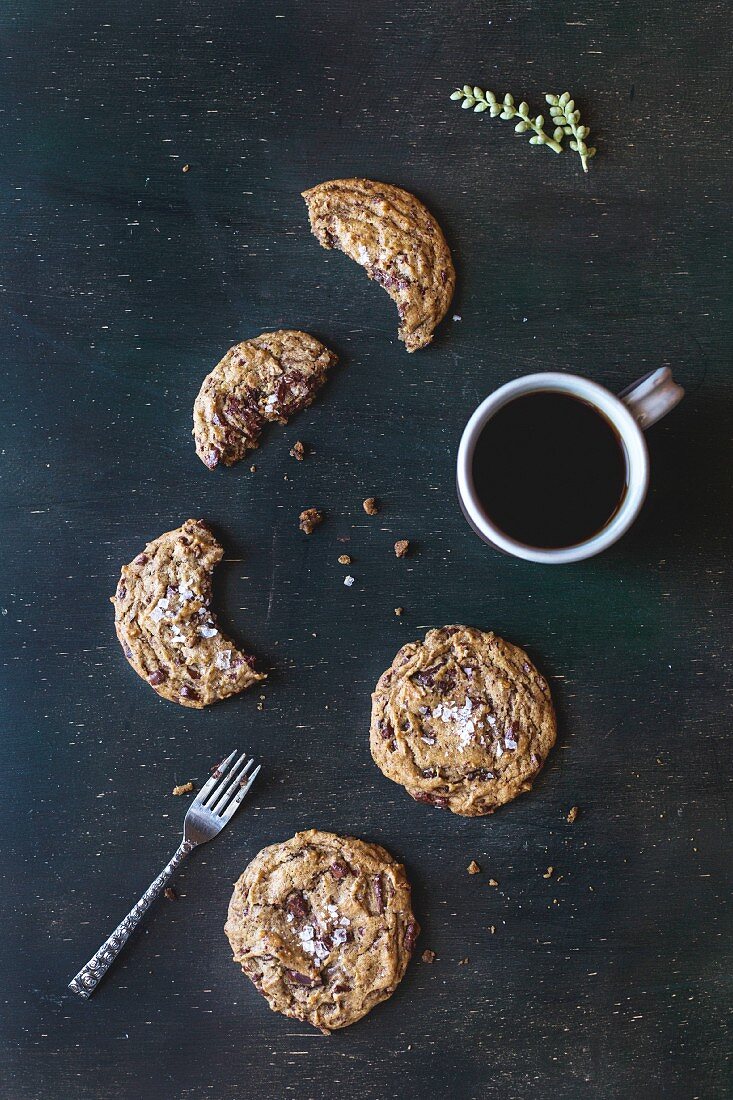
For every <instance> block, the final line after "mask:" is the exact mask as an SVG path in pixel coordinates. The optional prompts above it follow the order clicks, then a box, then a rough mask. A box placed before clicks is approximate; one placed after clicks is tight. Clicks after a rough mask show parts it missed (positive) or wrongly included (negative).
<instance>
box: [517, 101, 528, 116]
mask: <svg viewBox="0 0 733 1100" xmlns="http://www.w3.org/2000/svg"><path fill="white" fill-rule="evenodd" d="M517 111H518V112H519V114H520V115H527V114H529V103H525V102H524V100H522V102H521V103H520V104H519V106H518V107H517Z"/></svg>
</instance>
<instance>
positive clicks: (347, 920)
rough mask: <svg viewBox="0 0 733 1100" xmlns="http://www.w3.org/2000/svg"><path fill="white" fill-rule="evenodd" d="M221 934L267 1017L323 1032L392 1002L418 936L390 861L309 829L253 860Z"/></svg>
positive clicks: (373, 849) (406, 892)
mask: <svg viewBox="0 0 733 1100" xmlns="http://www.w3.org/2000/svg"><path fill="white" fill-rule="evenodd" d="M224 931H225V932H226V934H227V936H228V938H229V943H230V944H231V948H232V951H233V954H234V961H235V962H237V963H239V964H240V966H241V967H242V970H243V971H244V973H245V974H246V975H247V977H248V978H250V980H251V981H252V982H253V983H254V985H255V987H256V988H257V989H258V990H259V991H260V993H262V995H263V996H264V997H265V998H266V999H267V1001H268V1003H269V1005H270V1008H272V1009H273V1010H274V1011H275V1012H282V1013H283V1014H284V1015H285V1016H292V1017H294V1018H295V1019H296V1020H305V1021H306V1022H307V1023H310V1024H313V1025H314V1026H315V1027H317V1028H320V1030H321V1031H324V1032H328V1031H331V1030H333V1029H335V1028H339V1027H346V1026H347V1025H348V1024H353V1023H354V1022H355V1021H356V1020H359V1019H361V1017H362V1016H364V1015H366V1013H367V1012H369V1010H370V1009H372V1008H374V1006H375V1005H376V1004H379V1002H380V1001H384V1000H386V999H387V997H389V996H391V994H392V993H394V991H395V988H396V987H397V985H398V984H399V982H400V981H401V980H402V977H403V975H404V973H405V970H406V968H407V964H408V962H409V961H410V956H411V954H412V951H413V948H414V946H415V940H416V939H417V935H418V933H419V931H420V929H419V925H418V923H417V921H416V920H415V918H414V916H413V915H412V908H411V905H410V885H409V883H408V881H407V879H406V877H405V870H404V867H402V865H401V864H399V863H397V862H396V861H395V860H394V859H393V858H392V856H391V855H390V854H389V852H387V851H385V849H384V848H381V847H380V846H379V845H378V844H367V843H366V842H365V841H362V840H356V839H354V838H353V837H340V836H336V835H335V834H333V833H323V832H320V831H319V830H317V829H311V830H310V831H308V832H304V833H298V834H296V836H294V837H293V838H292V840H288V841H286V842H285V843H284V844H273V845H272V846H271V847H269V848H263V850H262V851H261V852H260V853H259V855H257V856H255V858H254V859H253V860H252V862H251V863H250V865H249V867H248V868H247V870H246V871H245V872H244V874H243V875H242V876H241V878H240V879H239V881H238V882H237V884H236V886H235V887H234V893H233V894H232V899H231V902H230V903H229V915H228V918H227V922H226V926H225V929H224Z"/></svg>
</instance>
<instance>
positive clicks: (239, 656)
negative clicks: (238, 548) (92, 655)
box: [111, 519, 265, 709]
mask: <svg viewBox="0 0 733 1100" xmlns="http://www.w3.org/2000/svg"><path fill="white" fill-rule="evenodd" d="M223 554H224V551H223V550H222V548H221V546H220V545H219V543H218V542H217V541H216V539H215V538H214V536H213V534H212V533H211V531H210V530H209V528H208V527H207V526H206V524H205V523H204V522H203V521H202V520H196V519H188V520H186V522H185V523H184V524H183V526H182V527H177V528H176V529H175V530H174V531H166V533H165V534H163V535H160V536H159V538H157V539H153V541H152V542H149V543H148V544H147V546H146V547H145V549H144V550H143V551H142V553H141V554H138V555H137V557H136V558H135V559H134V560H133V561H132V562H130V564H129V565H123V567H122V575H121V577H120V580H119V583H118V585H117V590H116V592H115V594H114V596H112V597H111V599H112V603H113V604H114V608H115V629H116V631H117V637H118V638H119V640H120V644H121V645H122V649H123V651H124V654H125V656H126V657H127V660H128V661H129V662H130V664H131V665H132V667H133V668H134V669H135V672H137V674H138V676H141V677H142V679H143V680H146V681H147V682H148V683H149V684H150V686H151V687H152V688H153V689H154V690H155V691H156V692H157V693H158V695H162V696H163V698H164V699H170V700H171V701H172V702H174V703H181V704H182V706H185V707H195V708H197V709H200V708H201V707H205V706H207V705H208V704H209V703H215V702H217V701H218V700H219V699H226V698H227V696H229V695H235V694H236V693H237V692H240V691H244V689H245V688H248V687H250V686H251V685H252V684H255V683H257V682H258V681H259V680H263V679H265V677H264V675H263V674H262V673H259V672H255V671H254V663H255V662H254V657H251V656H249V655H248V654H246V653H241V652H240V651H239V650H238V649H236V648H235V646H234V645H233V644H232V642H230V641H228V640H227V639H226V638H225V637H224V636H223V635H222V634H221V632H220V630H219V628H218V625H217V623H216V620H215V618H214V615H213V613H212V611H211V607H210V602H211V571H212V569H213V568H214V566H215V565H216V563H217V562H218V561H220V560H221V558H222V557H223Z"/></svg>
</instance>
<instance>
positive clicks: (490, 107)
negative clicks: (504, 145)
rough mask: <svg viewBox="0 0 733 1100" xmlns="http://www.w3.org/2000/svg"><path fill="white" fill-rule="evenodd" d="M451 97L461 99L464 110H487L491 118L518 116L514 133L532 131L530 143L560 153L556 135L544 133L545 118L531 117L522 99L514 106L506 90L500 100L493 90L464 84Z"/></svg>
mask: <svg viewBox="0 0 733 1100" xmlns="http://www.w3.org/2000/svg"><path fill="white" fill-rule="evenodd" d="M451 99H454V100H459V99H462V100H463V102H462V103H461V107H463V108H464V109H465V110H467V109H468V108H470V107H473V109H474V111H475V112H476V114H481V113H482V112H483V111H489V113H490V115H491V117H492V118H504V119H514V118H518V119H519V122H518V123H517V124H516V126H515V127H514V131H515V133H517V134H526V132H527V131H528V130H532V131H534V133H533V136H532V137H531V138H530V139H529V144H530V145H547V146H548V147H549V148H550V149H554V151H555V152H556V153H562V145H561V144H560V142H559V141H558V139H557V135H556V134H555V135H554V136H553V137H550V135H549V134H546V133H545V120H544V118H543V117H542V115H537V117H536V118H532V116H531V115H530V113H529V104H528V103H525V102H524V100H522V102H521V103H520V104H519V106H518V107H515V106H514V96H512V95H510V94H509V93H508V92H507V94H506V95H505V96H504V98H503V99H502V100H499V99H497V97H496V96H495V95H494V93H493V92H484V91H483V89H482V88H472V87H471V86H470V84H464V85H463V87H462V88H456V90H455V92H454V93H453V95H452V96H451ZM563 132H564V131H563V130H560V138H562V135H563Z"/></svg>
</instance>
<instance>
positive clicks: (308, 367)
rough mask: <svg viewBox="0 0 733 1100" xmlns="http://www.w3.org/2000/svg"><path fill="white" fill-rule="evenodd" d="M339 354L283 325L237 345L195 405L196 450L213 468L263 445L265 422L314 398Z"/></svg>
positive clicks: (281, 418) (285, 419)
mask: <svg viewBox="0 0 733 1100" xmlns="http://www.w3.org/2000/svg"><path fill="white" fill-rule="evenodd" d="M337 361H338V360H337V358H336V356H335V355H334V353H333V352H332V351H329V350H328V348H327V347H324V345H323V344H322V343H321V342H320V341H319V340H316V339H315V337H314V336H310V335H309V334H308V333H307V332H295V331H290V330H286V329H282V330H280V331H279V332H265V333H263V334H262V335H261V336H256V337H255V338H254V339H253V340H245V341H244V343H242V344H235V346H234V347H233V348H230V350H229V351H228V352H227V353H226V355H225V356H224V358H223V359H222V360H221V362H220V363H217V365H216V366H215V367H214V369H213V370H212V372H211V374H209V375H207V376H206V378H205V379H204V382H203V385H202V386H201V390H200V391H199V395H198V397H197V398H196V401H195V403H194V407H193V434H194V438H195V440H196V454H197V455H198V456H199V458H200V459H201V461H202V462H203V463H204V464H205V465H206V466H208V467H209V469H211V470H213V469H214V467H215V466H217V465H218V464H219V463H220V462H222V463H223V464H224V465H225V466H232V465H233V464H234V463H235V462H238V461H239V460H240V458H244V456H245V455H246V453H247V452H248V451H251V450H253V449H254V448H255V447H258V446H259V437H260V433H261V431H262V429H263V427H264V426H265V424H267V423H270V422H273V421H277V422H278V423H280V424H286V423H287V422H288V419H289V418H290V417H291V416H292V415H293V414H294V413H296V412H299V411H300V409H304V408H305V407H306V406H307V405H310V403H311V402H312V401H313V398H314V397H315V395H316V392H317V391H318V390H319V389H320V387H321V386H322V385H323V383H324V382H325V381H326V374H327V372H328V369H329V367H332V366H333V365H334V364H335V363H336V362H337Z"/></svg>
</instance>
